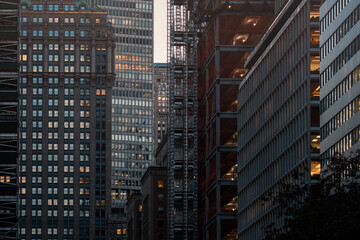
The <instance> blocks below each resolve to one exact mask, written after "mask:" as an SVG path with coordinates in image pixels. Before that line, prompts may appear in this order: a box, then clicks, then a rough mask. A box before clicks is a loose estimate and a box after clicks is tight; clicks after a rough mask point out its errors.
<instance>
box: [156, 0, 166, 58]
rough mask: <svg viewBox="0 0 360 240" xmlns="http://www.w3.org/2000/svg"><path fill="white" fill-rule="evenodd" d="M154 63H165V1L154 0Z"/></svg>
mask: <svg viewBox="0 0 360 240" xmlns="http://www.w3.org/2000/svg"><path fill="white" fill-rule="evenodd" d="M154 4H155V6H154V63H165V62H166V51H167V33H166V31H167V17H166V15H167V14H166V12H167V0H154Z"/></svg>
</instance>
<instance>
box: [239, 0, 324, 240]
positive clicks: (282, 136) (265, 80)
mask: <svg viewBox="0 0 360 240" xmlns="http://www.w3.org/2000/svg"><path fill="white" fill-rule="evenodd" d="M275 3H276V9H277V13H276V18H275V20H274V21H273V22H272V23H271V26H270V27H269V29H268V30H267V32H266V33H265V35H264V36H263V38H262V39H261V41H260V42H259V43H258V44H257V46H256V48H255V50H254V51H253V52H252V53H251V55H250V56H249V58H248V60H247V62H246V66H247V67H251V69H250V70H249V73H248V74H247V76H246V77H245V79H244V80H243V82H242V83H241V84H240V87H239V91H238V107H237V109H238V124H237V129H238V130H237V131H238V169H237V173H238V188H237V191H238V204H239V206H238V215H237V217H238V228H237V230H238V237H239V239H244V240H247V239H249V240H250V239H251V240H252V239H263V237H264V235H265V228H266V227H267V226H268V225H269V224H271V223H274V224H275V227H280V226H281V224H282V219H281V218H277V216H276V214H275V213H274V206H273V205H272V204H271V203H269V202H264V196H267V194H268V193H269V192H276V191H277V189H278V187H279V184H281V183H282V182H288V181H291V174H292V173H293V172H295V171H297V170H298V171H299V172H303V173H304V175H303V177H304V179H303V180H304V182H307V183H308V182H310V181H311V180H312V179H313V178H315V179H316V178H317V177H319V174H320V131H319V130H320V129H319V124H320V115H319V94H320V92H319V91H320V82H319V67H320V56H319V33H320V32H319V7H320V1H316V0H302V1H298V0H289V1H282V0H279V1H275Z"/></svg>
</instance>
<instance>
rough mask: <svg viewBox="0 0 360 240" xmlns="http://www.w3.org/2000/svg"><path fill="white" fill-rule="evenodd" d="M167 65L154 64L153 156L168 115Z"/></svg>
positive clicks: (164, 129) (164, 128)
mask: <svg viewBox="0 0 360 240" xmlns="http://www.w3.org/2000/svg"><path fill="white" fill-rule="evenodd" d="M167 68H168V66H167V64H166V63H154V121H155V122H154V155H155V151H156V150H157V148H158V146H159V144H160V142H161V141H162V139H163V138H164V137H165V134H166V131H167V127H168V115H169V84H168V79H167Z"/></svg>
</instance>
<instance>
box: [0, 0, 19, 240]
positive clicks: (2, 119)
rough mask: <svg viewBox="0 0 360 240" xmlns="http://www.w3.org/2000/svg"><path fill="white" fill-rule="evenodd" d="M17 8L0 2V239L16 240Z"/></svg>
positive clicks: (10, 0)
mask: <svg viewBox="0 0 360 240" xmlns="http://www.w3.org/2000/svg"><path fill="white" fill-rule="evenodd" d="M18 7H19V1H18V0H7V1H0V239H16V238H17V199H18V198H17V193H18V191H17V179H18V178H17V146H18V134H17V133H18V114H17V109H18Z"/></svg>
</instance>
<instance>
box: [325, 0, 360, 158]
mask: <svg viewBox="0 0 360 240" xmlns="http://www.w3.org/2000/svg"><path fill="white" fill-rule="evenodd" d="M359 14H360V2H359V1H350V0H328V1H325V2H324V3H323V5H322V6H321V8H320V19H321V35H320V46H321V55H320V56H321V63H320V72H321V90H320V99H321V117H320V124H321V148H320V149H321V159H322V161H323V162H322V163H323V164H326V162H327V161H328V160H329V159H330V158H331V157H333V156H334V155H335V154H342V153H345V152H350V151H354V150H357V149H359V146H357V147H354V145H356V144H357V143H358V141H359V130H360V125H359V123H360V113H359V100H360V84H359V81H360V52H359V50H360V35H359V33H360V32H359V28H360V16H359Z"/></svg>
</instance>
